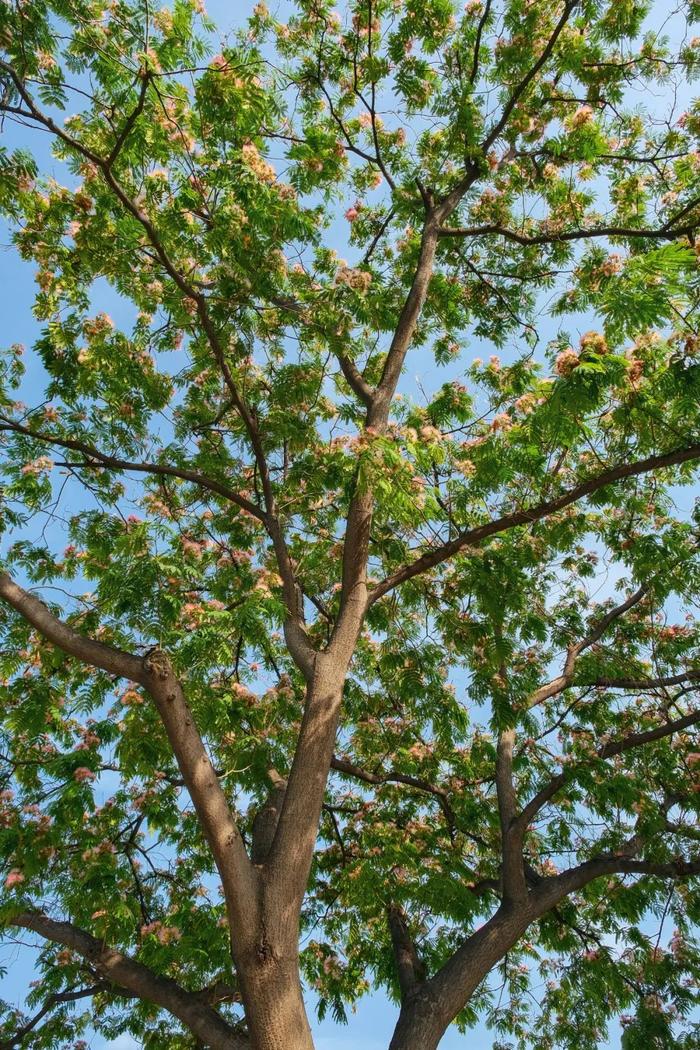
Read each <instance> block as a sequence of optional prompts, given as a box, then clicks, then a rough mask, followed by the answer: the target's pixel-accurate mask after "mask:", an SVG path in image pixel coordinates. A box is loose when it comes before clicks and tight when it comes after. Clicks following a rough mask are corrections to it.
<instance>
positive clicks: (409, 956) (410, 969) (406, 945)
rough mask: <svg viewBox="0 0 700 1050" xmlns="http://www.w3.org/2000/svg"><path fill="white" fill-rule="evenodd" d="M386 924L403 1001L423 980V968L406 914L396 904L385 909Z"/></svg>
mask: <svg viewBox="0 0 700 1050" xmlns="http://www.w3.org/2000/svg"><path fill="white" fill-rule="evenodd" d="M387 924H388V926H389V934H390V936H391V946H392V948H393V951H394V959H395V961H396V971H397V976H398V980H399V988H400V990H401V998H402V1000H403V999H406V998H408V996H410V995H411V994H412V993H413V992H414V991H415V989H416V986H417V985H419V984H420V983H421V981H422V980H423V979H424V977H425V967H424V966H423V964H422V962H421V960H420V958H419V957H418V952H417V951H416V945H415V943H414V941H413V938H412V937H411V933H410V930H409V928H408V922H407V921H406V913H405V912H404V910H403V908H401V907H400V906H399V905H398V904H390V905H389V907H388V908H387Z"/></svg>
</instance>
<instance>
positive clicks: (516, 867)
mask: <svg viewBox="0 0 700 1050" xmlns="http://www.w3.org/2000/svg"><path fill="white" fill-rule="evenodd" d="M514 744H515V730H514V729H505V730H503V731H502V732H501V733H500V734H499V737H498V745H497V749H496V793H497V796H498V814H499V818H500V824H501V856H502V872H503V900H504V903H507V904H509V903H513V902H516V901H522V900H524V898H525V897H526V896H527V884H526V882H525V869H524V864H523V854H522V835H521V834H519V833H518V832H519V829H518V826H517V824H516V823H515V818H516V814H517V810H518V800H517V796H516V793H515V787H514V784H513V747H514Z"/></svg>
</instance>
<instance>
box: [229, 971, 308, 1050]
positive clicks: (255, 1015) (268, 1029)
mask: <svg viewBox="0 0 700 1050" xmlns="http://www.w3.org/2000/svg"><path fill="white" fill-rule="evenodd" d="M240 983H241V992H242V995H243V1002H244V1005H245V1013H246V1020H247V1022H248V1033H249V1036H250V1043H251V1050H313V1047H314V1043H313V1039H312V1037H311V1029H310V1028H309V1022H308V1020H307V1017H306V1009H305V1007H304V1000H303V997H302V990H301V982H300V980H299V970H298V966H297V962H296V960H292V959H290V960H289V961H287V960H284V959H282V960H280V959H260V960H259V961H258V962H257V964H256V965H255V966H253V967H252V968H250V969H249V972H248V973H241V975H240Z"/></svg>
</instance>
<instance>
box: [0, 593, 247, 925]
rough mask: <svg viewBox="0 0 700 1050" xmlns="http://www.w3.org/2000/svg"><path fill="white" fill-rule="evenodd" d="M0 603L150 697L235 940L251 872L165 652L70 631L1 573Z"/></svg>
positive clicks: (244, 921) (73, 653)
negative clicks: (142, 652) (140, 652)
mask: <svg viewBox="0 0 700 1050" xmlns="http://www.w3.org/2000/svg"><path fill="white" fill-rule="evenodd" d="M0 599H2V600H4V601H5V602H7V604H8V605H11V606H12V608H13V609H15V610H16V611H17V612H18V613H19V614H20V616H22V617H24V619H25V620H27V621H28V622H29V623H31V624H32V626H33V627H35V628H36V630H37V631H38V632H39V633H40V634H41V635H42V636H43V637H44V638H46V639H47V640H48V641H49V642H51V644H52V645H55V646H56V647H57V648H59V649H61V650H62V652H64V653H67V654H68V655H69V656H74V657H75V658H76V659H78V660H80V661H82V662H83V663H86V664H89V665H90V666H92V667H99V668H101V669H102V670H104V671H108V672H110V673H111V674H116V675H119V676H120V677H122V678H127V679H131V680H132V681H135V682H139V683H140V684H141V685H143V686H145V688H146V689H147V690H148V692H149V693H150V695H151V696H152V697H153V700H154V702H155V705H156V708H157V709H158V713H159V715H160V717H161V720H162V722H163V726H164V728H165V731H166V733H167V736H168V740H169V742H170V745H171V747H172V749H173V752H174V754H175V757H176V759H177V763H178V766H179V768H180V771H181V773H182V775H183V778H184V781H185V784H186V785H187V790H188V791H189V793H190V797H191V798H192V802H193V803H194V806H195V809H196V810H197V814H198V816H199V819H200V821H201V823H202V828H203V831H204V834H205V836H206V839H207V841H208V842H209V845H210V847H211V850H212V853H213V855H214V859H215V860H216V864H217V868H218V870H219V874H220V875H221V881H222V883H223V886H224V892H225V896H226V902H227V905H228V908H229V917H230V919H231V922H232V926H233V927H234V928H235V929H236V932H237V935H239V936H240V935H242V934H243V933H244V932H245V931H246V930H247V929H248V927H249V926H250V924H251V923H252V922H253V920H254V911H255V901H256V899H257V893H256V886H255V881H254V872H253V868H252V866H251V864H250V861H249V859H248V855H247V853H246V850H245V846H244V844H243V840H242V838H241V836H240V833H239V831H238V828H237V827H236V824H235V821H234V819H233V816H232V814H231V810H230V807H229V804H228V802H227V801H226V796H225V795H224V793H223V790H222V788H221V784H220V783H219V780H218V778H217V775H216V771H215V770H214V767H213V766H212V763H211V760H210V758H209V756H208V754H207V752H206V749H205V747H204V744H203V742H202V738H201V737H200V735H199V732H198V730H197V727H196V725H195V722H194V718H193V716H192V712H191V711H190V708H189V706H188V704H187V701H186V700H185V696H184V693H183V690H182V686H181V685H180V682H179V681H178V679H177V678H176V676H175V674H174V673H173V669H172V667H171V665H170V661H169V660H168V658H167V656H166V655H165V653H163V652H162V651H161V650H159V649H156V650H155V651H153V652H151V653H149V654H148V655H147V656H146V657H145V658H144V659H140V658H139V657H137V656H133V655H132V654H131V653H125V652H123V651H122V650H120V649H115V648H113V647H112V646H109V645H105V644H104V643H103V642H97V641H94V640H93V639H92V638H86V637H85V636H84V635H81V634H79V633H78V632H77V631H75V630H73V628H72V627H69V626H68V625H67V624H65V623H64V622H63V621H62V620H59V619H58V617H56V616H54V615H53V613H52V612H51V611H50V610H49V609H48V608H47V606H46V605H44V603H43V602H42V601H40V600H39V599H38V598H35V597H34V596H33V595H31V594H29V593H28V592H27V591H25V590H24V589H23V588H22V587H19V586H18V585H17V584H16V583H15V582H14V581H13V580H12V579H11V578H10V577H9V576H8V575H7V574H6V573H0Z"/></svg>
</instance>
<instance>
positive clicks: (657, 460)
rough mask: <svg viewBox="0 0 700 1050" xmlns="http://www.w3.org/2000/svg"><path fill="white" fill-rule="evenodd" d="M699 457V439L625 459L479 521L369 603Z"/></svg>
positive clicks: (377, 590) (390, 581) (391, 579)
mask: <svg viewBox="0 0 700 1050" xmlns="http://www.w3.org/2000/svg"><path fill="white" fill-rule="evenodd" d="M696 459H700V443H698V444H692V445H688V446H686V447H685V448H677V449H673V450H672V451H671V452H664V453H661V454H660V455H656V456H649V457H648V458H646V459H642V460H637V461H636V462H634V463H622V464H619V465H618V466H616V467H611V468H610V469H609V470H605V471H603V472H602V473H600V474H596V475H595V476H594V477H592V478H589V479H588V481H584V482H581V484H580V485H576V486H575V487H574V488H573V489H569V491H568V492H564V493H563V494H562V495H561V496H557V497H556V498H555V499H551V500H545V501H543V502H542V503H538V504H536V505H535V506H534V507H529V508H526V509H523V510H517V511H513V513H511V514H505V515H504V516H503V517H502V518H496V519H495V520H493V521H489V522H486V523H485V524H484V525H478V526H476V528H472V529H465V530H464V531H463V532H460V533H459V535H458V536H456V537H455V538H454V539H452V540H450V541H449V542H448V543H444V544H442V545H441V546H440V547H436V548H435V549H434V550H431V551H428V552H427V553H426V554H423V555H422V556H421V557H420V558H417V559H416V561H414V562H412V563H411V564H409V565H405V566H404V567H403V568H401V569H397V571H396V572H394V573H392V574H391V575H390V576H388V577H387V578H386V579H385V580H383V581H382V582H381V583H379V584H377V586H376V587H374V588H372V590H371V591H370V593H369V597H368V603H369V604H372V603H373V602H375V601H377V599H378V598H381V597H382V596H383V595H384V594H387V593H388V591H391V590H393V589H394V588H395V587H398V586H399V584H401V583H404V582H405V581H406V580H410V579H413V577H414V576H418V575H420V573H423V572H426V571H427V570H428V569H432V568H434V567H435V566H436V565H440V564H441V563H442V562H444V561H447V559H448V558H450V557H452V555H454V554H458V553H459V551H461V550H464V548H465V547H472V546H476V545H477V544H479V543H481V542H482V541H483V540H485V539H488V538H489V537H491V536H495V535H498V534H499V533H501V532H506V531H507V530H508V529H512V528H515V527H517V526H518V525H529V524H532V523H533V522H535V521H540V520H541V519H542V518H546V517H548V516H549V515H550V514H555V513H556V512H557V511H560V510H563V509H564V508H565V507H568V506H570V505H571V504H572V503H576V502H577V501H578V500H580V499H583V498H584V497H585V496H590V495H592V494H593V493H594V492H598V490H599V489H602V488H604V487H605V486H606V485H612V484H614V483H615V482H617V481H622V480H623V479H624V478H631V477H635V476H636V475H638V474H647V473H649V472H650V471H653V470H661V469H663V468H664V467H670V466H676V465H678V464H680V463H687V462H690V461H692V460H696Z"/></svg>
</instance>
